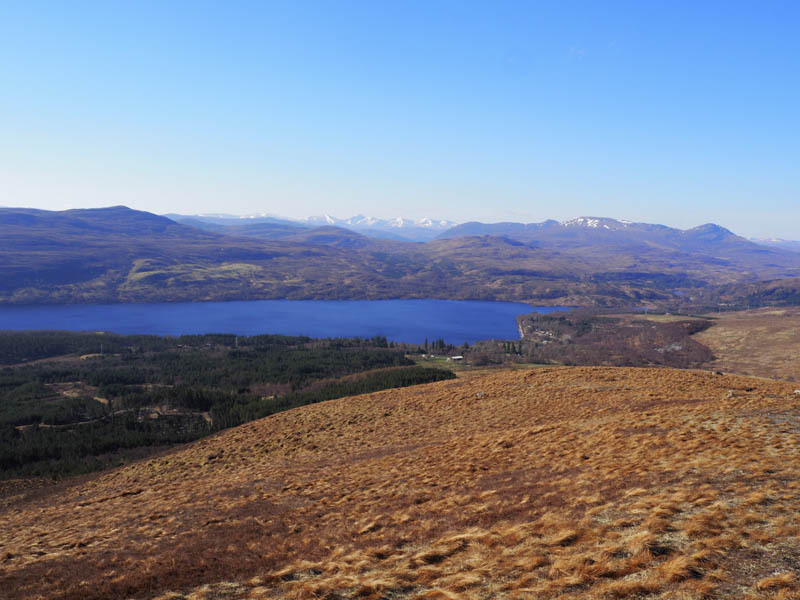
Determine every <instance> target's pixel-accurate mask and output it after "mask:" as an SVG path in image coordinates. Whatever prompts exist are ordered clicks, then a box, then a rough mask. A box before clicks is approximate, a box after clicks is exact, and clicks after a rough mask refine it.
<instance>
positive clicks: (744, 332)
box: [694, 306, 800, 381]
mask: <svg viewBox="0 0 800 600" xmlns="http://www.w3.org/2000/svg"><path fill="white" fill-rule="evenodd" d="M712 316H713V317H714V325H713V326H712V327H711V328H710V329H707V330H705V331H703V332H701V333H698V334H697V335H695V336H694V338H695V339H696V340H697V341H698V342H700V343H702V344H703V345H705V346H707V347H708V348H710V349H711V350H712V351H713V353H714V356H715V357H716V360H715V361H714V362H712V363H710V366H713V368H715V369H722V370H723V371H726V372H728V371H731V372H734V373H741V374H744V375H756V376H759V377H769V378H772V379H787V380H789V381H800V307H797V306H792V307H785V308H759V309H755V310H743V311H736V312H724V313H719V314H714V315H712Z"/></svg>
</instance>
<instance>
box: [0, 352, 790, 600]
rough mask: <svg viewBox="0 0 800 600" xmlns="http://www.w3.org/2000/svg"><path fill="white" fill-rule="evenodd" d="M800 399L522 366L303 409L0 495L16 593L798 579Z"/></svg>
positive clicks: (9, 577)
mask: <svg viewBox="0 0 800 600" xmlns="http://www.w3.org/2000/svg"><path fill="white" fill-rule="evenodd" d="M799 427H800V398H799V397H798V396H796V395H795V394H794V387H793V386H791V385H790V384H788V383H780V382H771V381H766V380H757V379H748V378H743V377H736V376H717V375H713V374H711V373H707V372H700V371H670V370H660V369H620V368H600V367H595V368H554V369H544V370H538V371H530V372H519V371H507V372H500V373H497V374H492V375H486V376H482V377H471V378H468V379H463V380H458V381H454V382H443V383H437V384H431V385H427V386H418V387H413V388H406V389H403V390H392V391H386V392H380V393H376V394H371V395H367V396H360V397H355V398H347V399H342V400H337V401H331V402H327V403H323V404H318V405H314V406H310V407H305V408H303V409H299V410H293V411H289V412H286V413H282V414H279V415H275V416H273V417H270V418H267V419H264V420H261V421H258V422H253V423H250V424H247V425H245V426H242V427H239V428H237V429H233V430H229V431H227V432H224V433H222V434H220V435H217V436H215V437H213V438H207V439H205V440H203V441H200V442H198V443H195V444H192V445H190V446H187V447H186V448H184V449H182V450H180V451H177V452H174V453H172V454H168V455H165V456H163V457H161V458H158V459H153V460H149V461H145V462H141V463H138V464H134V465H130V466H128V467H125V468H123V469H120V470H118V471H115V472H111V473H108V474H105V475H102V476H99V477H97V478H95V479H92V480H88V481H85V482H83V483H80V484H76V485H74V486H72V487H69V488H67V489H65V490H62V491H58V492H56V491H54V492H50V493H49V494H44V495H41V496H40V497H38V498H37V497H32V498H28V499H24V498H18V499H16V500H11V501H10V503H9V502H7V505H6V507H5V508H4V509H0V510H3V512H2V513H0V547H1V548H0V561H1V562H0V569H1V570H0V590H3V594H5V595H6V596H7V597H9V598H32V597H48V598H50V597H66V598H114V597H161V598H183V597H189V598H244V597H249V598H257V597H262V598H298V599H299V598H329V599H335V598H356V597H358V598H375V599H378V598H392V599H405V598H501V599H503V598H508V599H512V598H554V597H563V598H618V597H637V596H638V597H645V596H647V597H652V598H704V597H714V598H726V597H731V598H733V597H735V598H741V597H752V598H768V597H769V598H790V597H792V598H793V597H797V590H798V587H797V583H796V575H797V571H798V568H800V546H799V545H798V543H797V536H798V534H800V523H798V520H797V513H798V508H800V497H799V495H798V492H800V472H798V468H797V465H798V464H800V463H798V459H800V456H799V454H800V445H799V444H800V428H799Z"/></svg>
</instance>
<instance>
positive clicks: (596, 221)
mask: <svg viewBox="0 0 800 600" xmlns="http://www.w3.org/2000/svg"><path fill="white" fill-rule="evenodd" d="M561 224H562V225H563V226H564V227H586V228H588V229H625V228H626V227H628V226H629V225H631V224H632V223H631V222H630V221H618V220H617V219H610V218H608V217H578V218H576V219H571V220H570V221H564V222H563V223H561Z"/></svg>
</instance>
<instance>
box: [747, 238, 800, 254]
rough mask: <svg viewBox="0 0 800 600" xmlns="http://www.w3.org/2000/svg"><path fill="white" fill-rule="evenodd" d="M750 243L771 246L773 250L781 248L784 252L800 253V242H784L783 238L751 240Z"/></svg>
mask: <svg viewBox="0 0 800 600" xmlns="http://www.w3.org/2000/svg"><path fill="white" fill-rule="evenodd" d="M750 241H752V242H755V243H756V244H760V245H762V246H770V247H772V248H781V249H783V250H791V251H792V252H800V241H796V240H784V239H781V238H750Z"/></svg>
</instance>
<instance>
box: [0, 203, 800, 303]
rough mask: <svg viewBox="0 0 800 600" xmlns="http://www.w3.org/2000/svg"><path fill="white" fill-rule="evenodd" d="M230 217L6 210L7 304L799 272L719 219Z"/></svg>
mask: <svg viewBox="0 0 800 600" xmlns="http://www.w3.org/2000/svg"><path fill="white" fill-rule="evenodd" d="M224 221H225V220H224V219H222V222H221V223H212V224H211V225H210V226H209V227H206V228H204V229H199V228H197V227H193V226H192V225H190V224H186V223H176V222H175V221H172V220H170V219H167V218H165V217H159V216H156V215H153V214H150V213H145V212H141V211H135V210H131V209H128V208H125V207H121V206H118V207H111V208H105V209H87V210H71V211H62V212H51V211H40V210H32V209H0V303H6V304H14V303H17V304H19V303H104V302H159V301H177V300H183V301H202V300H250V299H265V298H281V299H284V298H285V299H382V298H444V299H485V300H517V301H524V302H531V303H535V304H550V305H580V306H587V307H588V306H611V307H618V306H635V305H642V304H644V303H647V304H649V305H663V306H671V305H673V304H675V303H676V302H677V301H678V300H680V299H681V298H679V297H678V296H676V294H675V290H679V291H683V292H687V291H688V292H692V293H695V292H697V293H698V294H700V295H702V292H703V290H711V291H710V292H708V293H706V294H705V295H708V294H709V293H712V294H715V293H716V291H715V290H716V289H717V288H715V287H714V286H721V285H739V284H745V283H746V284H752V283H755V282H758V281H759V280H765V279H778V278H787V277H798V276H800V254H798V253H793V252H788V251H782V250H777V249H769V248H764V247H762V246H758V245H756V244H753V243H752V242H749V241H747V240H744V239H742V238H739V237H738V236H735V235H734V234H732V233H731V232H729V231H728V230H725V229H723V228H721V227H718V226H714V225H708V226H702V227H698V228H695V229H692V230H688V231H685V232H678V230H670V229H669V228H666V227H663V226H659V225H639V224H632V225H627V224H625V223H623V222H619V221H613V220H610V219H583V220H581V219H579V220H576V222H575V223H573V224H569V223H567V224H558V223H555V222H545V223H544V224H541V227H533V229H531V226H522V227H523V228H525V231H527V232H528V233H525V234H524V235H523V233H520V230H519V226H518V224H512V225H514V226H513V227H511V229H510V230H508V231H506V230H504V229H503V227H505V225H504V224H497V225H496V226H488V225H481V226H480V227H479V228H478V229H477V230H474V231H473V230H471V229H470V228H469V227H468V226H467V225H469V224H467V225H465V226H461V228H460V229H459V228H456V229H458V230H459V231H461V232H462V233H464V234H465V235H466V234H470V235H466V236H462V235H457V236H454V237H447V238H445V239H438V240H433V241H430V242H426V243H411V242H400V241H395V240H386V239H374V238H369V237H366V236H364V235H362V234H359V233H356V232H353V231H351V230H348V229H345V228H341V227H333V226H324V227H318V228H303V227H294V226H291V225H287V224H286V223H280V222H269V221H264V222H254V223H249V224H245V225H242V226H241V227H238V228H234V229H231V226H230V225H229V224H226V223H225V222H224ZM634 225H636V226H635V227H634ZM209 228H210V229H214V231H211V230H209ZM242 228H245V229H247V228H252V230H253V231H251V233H252V235H243V234H241V231H242ZM529 229H530V230H531V231H532V230H535V232H538V233H535V235H534V233H531V232H530V231H528V230H529ZM256 230H257V231H256ZM451 231H453V230H451ZM231 232H234V233H235V235H232V233H231ZM258 232H260V233H258ZM486 232H489V233H491V235H489V234H487V233H486ZM543 232H544V233H543ZM676 232H678V233H676ZM472 233H478V234H479V235H471V234H472ZM506 234H507V235H506ZM531 236H533V237H531ZM534 238H535V239H534ZM690 295H691V294H688V293H684V295H683V296H682V298H688V297H690Z"/></svg>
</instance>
